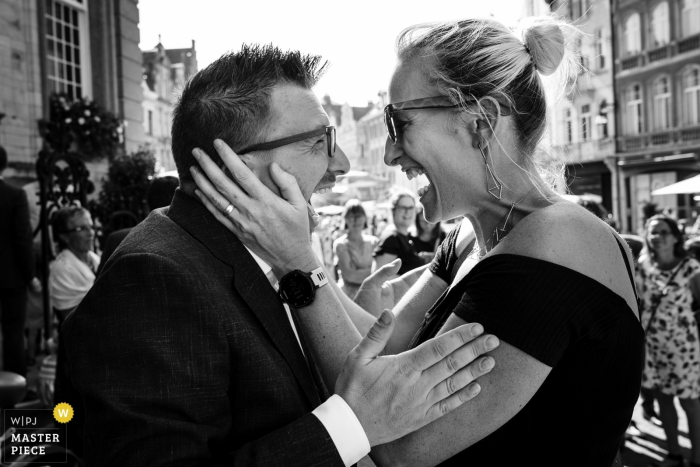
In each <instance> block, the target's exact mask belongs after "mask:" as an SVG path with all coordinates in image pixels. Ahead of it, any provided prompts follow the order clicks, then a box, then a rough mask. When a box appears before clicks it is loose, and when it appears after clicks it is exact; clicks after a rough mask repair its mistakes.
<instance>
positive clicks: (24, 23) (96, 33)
mask: <svg viewBox="0 0 700 467" xmlns="http://www.w3.org/2000/svg"><path fill="white" fill-rule="evenodd" d="M137 3H138V0H102V1H99V2H88V0H0V115H2V117H3V118H2V120H1V121H0V145H2V146H4V147H5V149H6V150H7V152H8V156H9V168H8V170H7V171H6V173H5V176H6V178H8V179H9V180H10V181H12V180H13V179H15V180H16V181H17V183H18V184H21V183H23V182H26V181H29V180H33V179H34V178H35V173H34V164H35V162H36V158H37V156H38V153H39V151H40V150H41V148H42V144H43V143H42V138H41V136H40V133H39V125H38V122H39V120H41V119H44V118H47V117H48V100H49V96H50V95H51V94H52V93H54V92H63V93H66V94H68V95H69V96H73V97H88V98H90V99H92V100H95V101H96V102H97V103H98V104H99V105H100V106H101V107H102V108H104V109H106V110H108V111H110V112H112V113H114V114H116V115H118V116H120V117H121V118H123V119H124V120H125V122H126V124H127V126H126V127H125V129H124V139H125V146H126V149H127V150H135V149H137V147H138V146H139V145H141V144H143V143H144V142H145V137H144V132H143V125H142V118H143V111H142V110H141V101H142V92H141V81H142V73H141V52H140V50H139V48H138V43H139V29H138V23H139V11H138V7H137ZM106 167H107V163H106V161H104V162H100V163H91V164H89V169H90V171H91V178H92V179H93V181H94V182H95V183H96V184H98V183H99V178H100V177H101V176H102V175H103V174H104V173H105V172H106Z"/></svg>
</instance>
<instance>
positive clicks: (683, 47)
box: [678, 34, 700, 54]
mask: <svg viewBox="0 0 700 467" xmlns="http://www.w3.org/2000/svg"><path fill="white" fill-rule="evenodd" d="M695 49H700V34H697V35H695V36H691V37H688V38H685V39H681V40H679V41H678V53H679V54H682V53H683V52H690V51H691V50H695Z"/></svg>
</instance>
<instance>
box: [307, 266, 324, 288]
mask: <svg viewBox="0 0 700 467" xmlns="http://www.w3.org/2000/svg"><path fill="white" fill-rule="evenodd" d="M309 274H311V276H310V277H311V280H312V281H313V283H314V285H315V286H316V288H317V289H318V288H320V287H323V286H324V285H326V284H328V276H326V271H324V270H323V268H322V267H319V268H316V269H314V270H313V271H311V272H310V273H309Z"/></svg>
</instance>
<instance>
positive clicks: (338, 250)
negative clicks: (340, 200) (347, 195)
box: [333, 199, 379, 298]
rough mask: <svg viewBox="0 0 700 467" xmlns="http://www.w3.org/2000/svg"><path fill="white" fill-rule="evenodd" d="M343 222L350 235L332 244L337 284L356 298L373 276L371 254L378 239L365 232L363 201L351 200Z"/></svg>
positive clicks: (346, 206)
mask: <svg viewBox="0 0 700 467" xmlns="http://www.w3.org/2000/svg"><path fill="white" fill-rule="evenodd" d="M343 219H344V220H345V225H344V226H343V230H345V231H346V232H347V233H346V234H345V235H343V236H341V237H340V238H338V239H337V240H336V241H335V242H333V253H335V257H336V258H338V263H337V267H338V271H339V272H340V278H339V281H338V285H340V289H341V290H342V291H343V292H345V294H346V295H347V296H348V297H350V298H353V297H354V296H355V294H356V293H357V290H358V289H359V288H360V284H362V281H363V280H365V279H367V276H369V275H370V274H371V273H372V252H373V251H374V248H375V246H376V245H377V242H379V240H378V239H377V237H374V236H372V235H365V234H363V233H362V231H363V230H364V229H366V228H367V214H366V213H365V209H364V208H363V207H362V204H360V200H358V199H351V200H350V201H348V202H347V203H345V208H344V209H343Z"/></svg>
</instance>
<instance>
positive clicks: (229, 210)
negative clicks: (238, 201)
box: [225, 203, 233, 216]
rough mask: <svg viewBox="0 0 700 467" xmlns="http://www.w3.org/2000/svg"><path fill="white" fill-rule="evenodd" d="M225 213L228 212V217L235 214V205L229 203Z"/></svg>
mask: <svg viewBox="0 0 700 467" xmlns="http://www.w3.org/2000/svg"><path fill="white" fill-rule="evenodd" d="M225 211H226V214H228V215H229V216H230V215H231V213H232V212H233V204H230V203H229V205H228V206H226V209H225Z"/></svg>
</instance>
